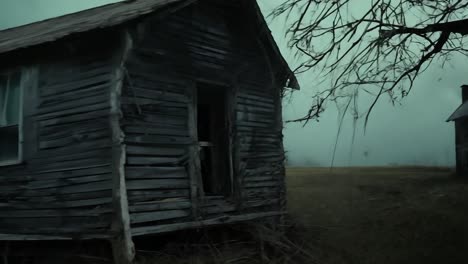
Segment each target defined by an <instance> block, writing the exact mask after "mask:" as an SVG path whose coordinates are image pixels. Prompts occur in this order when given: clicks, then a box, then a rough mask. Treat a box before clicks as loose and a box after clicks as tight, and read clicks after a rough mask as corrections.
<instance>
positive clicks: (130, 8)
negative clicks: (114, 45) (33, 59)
mask: <svg viewBox="0 0 468 264" xmlns="http://www.w3.org/2000/svg"><path fill="white" fill-rule="evenodd" d="M196 1H197V0H130V1H128V0H127V1H123V2H118V3H113V4H108V5H104V6H100V7H96V8H92V9H88V10H84V11H80V12H77V13H72V14H68V15H64V16H59V17H55V18H51V19H47V20H43V21H39V22H36V23H31V24H27V25H24V26H20V27H15V28H10V29H6V30H2V31H0V54H2V53H7V52H10V51H14V50H17V49H21V48H27V47H31V46H35V45H39V44H42V43H46V42H52V41H56V40H58V39H61V38H63V37H66V36H68V35H71V34H74V33H80V32H86V31H90V30H93V29H98V28H107V27H111V26H116V25H119V24H122V23H124V22H127V21H130V20H132V19H136V18H138V17H140V16H142V15H146V14H149V13H152V12H154V11H156V10H159V9H162V8H163V7H166V6H169V5H170V4H176V3H178V4H181V5H188V4H191V3H193V2H196ZM251 1H252V2H254V3H255V4H254V5H252V6H253V8H254V9H255V10H254V11H255V12H253V13H255V15H256V17H255V19H256V20H257V21H258V24H259V25H260V26H261V31H263V32H265V31H266V32H267V34H264V37H262V38H261V39H262V41H263V42H266V43H265V44H267V45H269V46H270V47H271V49H272V50H273V52H274V55H275V56H276V57H277V59H279V61H280V62H281V64H282V66H283V67H285V68H286V70H287V72H288V79H289V85H288V86H289V87H291V88H295V89H299V84H298V82H297V79H296V77H295V75H294V73H293V71H292V70H291V69H290V67H289V65H288V64H287V62H286V60H285V59H284V57H283V56H282V55H281V52H280V50H279V48H278V46H277V44H276V42H275V41H274V39H273V36H272V35H271V31H270V30H269V29H268V26H267V24H266V22H265V19H264V17H263V15H262V13H261V11H260V8H259V7H258V5H257V3H256V1H255V0H251Z"/></svg>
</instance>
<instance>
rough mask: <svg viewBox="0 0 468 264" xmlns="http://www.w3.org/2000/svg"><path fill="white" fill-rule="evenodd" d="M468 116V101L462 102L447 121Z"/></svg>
mask: <svg viewBox="0 0 468 264" xmlns="http://www.w3.org/2000/svg"><path fill="white" fill-rule="evenodd" d="M465 117H468V101H466V102H464V103H463V104H461V105H460V106H459V107H458V108H457V110H455V112H453V114H452V115H450V117H449V118H448V119H447V120H446V122H450V121H455V120H457V119H460V118H465Z"/></svg>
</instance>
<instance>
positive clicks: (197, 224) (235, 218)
mask: <svg viewBox="0 0 468 264" xmlns="http://www.w3.org/2000/svg"><path fill="white" fill-rule="evenodd" d="M283 214H285V213H284V212H279V211H276V212H264V213H251V214H243V215H225V216H220V217H216V218H212V219H207V220H201V221H194V222H185V223H177V224H168V225H155V226H145V227H138V228H133V229H132V235H133V236H143V235H149V234H160V233H167V232H174V231H179V230H184V229H189V228H204V227H207V226H216V225H224V224H231V223H236V222H244V221H252V220H256V219H260V218H265V217H274V216H280V215H283Z"/></svg>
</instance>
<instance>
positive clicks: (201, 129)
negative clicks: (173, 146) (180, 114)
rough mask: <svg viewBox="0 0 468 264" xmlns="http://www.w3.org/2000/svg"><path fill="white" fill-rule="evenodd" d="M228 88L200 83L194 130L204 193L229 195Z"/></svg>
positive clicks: (208, 194)
mask: <svg viewBox="0 0 468 264" xmlns="http://www.w3.org/2000/svg"><path fill="white" fill-rule="evenodd" d="M228 113H229V112H228V107H227V88H226V87H222V86H213V85H207V84H199V85H198V87H197V129H198V144H199V151H200V167H201V168H200V169H201V176H202V181H203V191H204V193H205V195H207V196H210V195H223V196H229V195H231V193H232V191H231V190H232V180H231V168H230V162H229V161H230V158H231V155H230V153H229V124H228V119H227V116H228Z"/></svg>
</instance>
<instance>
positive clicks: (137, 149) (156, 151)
mask: <svg viewBox="0 0 468 264" xmlns="http://www.w3.org/2000/svg"><path fill="white" fill-rule="evenodd" d="M186 152H187V150H186V148H184V147H172V148H168V147H152V146H136V145H128V146H127V154H128V155H140V156H142V155H148V156H169V157H173V156H182V155H184V154H186Z"/></svg>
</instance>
